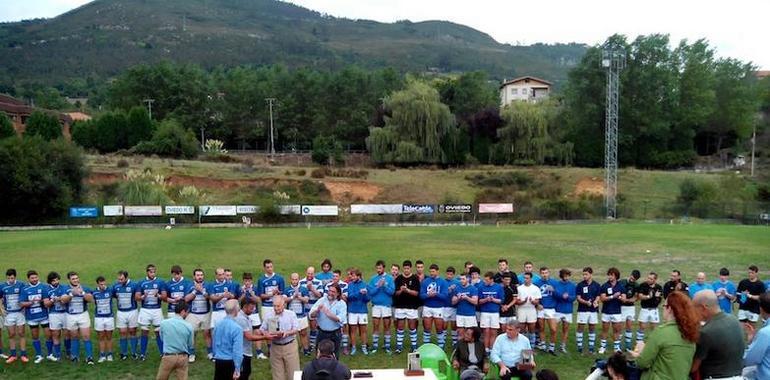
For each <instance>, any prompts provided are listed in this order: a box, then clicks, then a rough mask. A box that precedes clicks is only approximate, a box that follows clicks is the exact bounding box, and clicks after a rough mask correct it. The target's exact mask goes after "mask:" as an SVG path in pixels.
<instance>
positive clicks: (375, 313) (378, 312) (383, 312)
mask: <svg viewBox="0 0 770 380" xmlns="http://www.w3.org/2000/svg"><path fill="white" fill-rule="evenodd" d="M391 316H393V308H392V307H390V306H379V305H373V306H372V318H390V317H391Z"/></svg>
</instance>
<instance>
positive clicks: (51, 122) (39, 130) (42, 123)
mask: <svg viewBox="0 0 770 380" xmlns="http://www.w3.org/2000/svg"><path fill="white" fill-rule="evenodd" d="M61 129H62V127H61V124H60V123H59V119H58V118H57V117H56V116H53V115H49V114H47V113H44V112H41V111H34V112H32V115H30V116H29V119H27V128H26V129H25V130H24V135H25V136H40V137H42V138H43V139H45V140H55V139H57V138H59V137H61V136H62V131H61Z"/></svg>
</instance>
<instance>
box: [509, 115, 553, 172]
mask: <svg viewBox="0 0 770 380" xmlns="http://www.w3.org/2000/svg"><path fill="white" fill-rule="evenodd" d="M546 112H547V111H546V109H545V107H544V106H543V105H542V104H535V103H529V102H514V103H511V104H510V105H508V106H506V107H505V108H503V111H502V115H501V116H502V118H503V120H504V122H505V125H504V126H503V127H502V128H500V129H499V130H498V131H497V134H498V137H499V138H500V144H501V146H502V153H503V155H504V157H505V162H506V163H507V164H516V163H518V164H527V163H528V164H533V163H537V164H542V163H543V162H544V161H545V155H546V147H547V145H548V143H549V142H550V138H549V136H548V118H547V116H546Z"/></svg>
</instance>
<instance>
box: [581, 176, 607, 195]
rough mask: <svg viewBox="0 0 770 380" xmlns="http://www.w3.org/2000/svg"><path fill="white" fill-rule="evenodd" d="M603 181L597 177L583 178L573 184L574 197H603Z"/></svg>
mask: <svg viewBox="0 0 770 380" xmlns="http://www.w3.org/2000/svg"><path fill="white" fill-rule="evenodd" d="M604 191H605V185H604V179H603V178H599V177H583V178H581V179H580V180H578V181H577V183H576V184H575V195H576V196H580V195H584V194H585V195H597V196H604Z"/></svg>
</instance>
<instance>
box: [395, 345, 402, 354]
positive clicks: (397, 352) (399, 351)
mask: <svg viewBox="0 0 770 380" xmlns="http://www.w3.org/2000/svg"><path fill="white" fill-rule="evenodd" d="M403 350H404V349H403V348H402V347H396V351H395V354H396V355H398V354H400V353H401V352H403Z"/></svg>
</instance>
